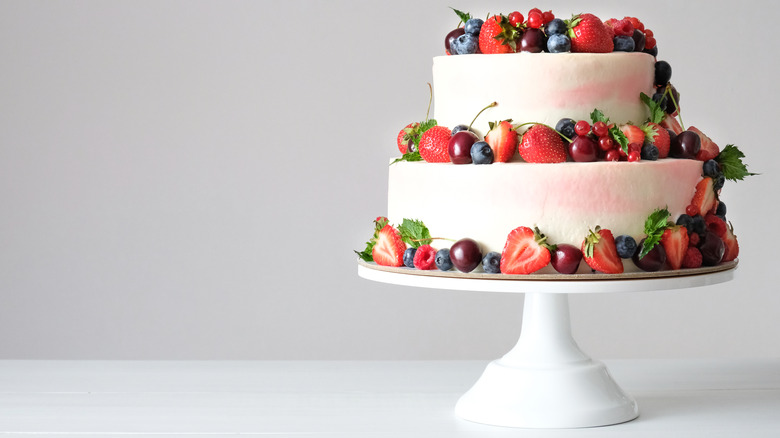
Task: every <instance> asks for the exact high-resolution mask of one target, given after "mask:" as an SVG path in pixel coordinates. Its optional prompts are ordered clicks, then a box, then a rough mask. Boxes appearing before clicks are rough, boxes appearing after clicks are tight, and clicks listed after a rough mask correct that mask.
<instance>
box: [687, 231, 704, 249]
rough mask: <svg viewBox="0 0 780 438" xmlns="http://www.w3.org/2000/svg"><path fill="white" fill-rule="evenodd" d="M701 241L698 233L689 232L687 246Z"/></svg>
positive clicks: (696, 244)
mask: <svg viewBox="0 0 780 438" xmlns="http://www.w3.org/2000/svg"><path fill="white" fill-rule="evenodd" d="M700 242H701V236H699V233H691V234H689V235H688V246H689V247H690V246H696V247H698V246H699V243H700Z"/></svg>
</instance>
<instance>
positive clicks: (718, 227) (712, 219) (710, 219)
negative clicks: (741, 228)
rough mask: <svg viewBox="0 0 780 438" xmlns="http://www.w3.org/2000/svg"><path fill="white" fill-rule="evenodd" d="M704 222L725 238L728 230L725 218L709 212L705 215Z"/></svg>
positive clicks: (717, 234)
mask: <svg viewBox="0 0 780 438" xmlns="http://www.w3.org/2000/svg"><path fill="white" fill-rule="evenodd" d="M704 223H706V224H707V229H708V230H710V231H712V232H713V233H715V235H716V236H718V237H720V238H723V236H725V235H726V232H727V231H728V227H727V226H726V222H724V221H723V219H721V218H719V217H717V216H715V215H714V214H708V215H707V216H705V217H704Z"/></svg>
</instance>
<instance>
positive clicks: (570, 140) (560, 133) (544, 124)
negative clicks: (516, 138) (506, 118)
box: [512, 122, 574, 143]
mask: <svg viewBox="0 0 780 438" xmlns="http://www.w3.org/2000/svg"><path fill="white" fill-rule="evenodd" d="M525 125H543V126H546V127H548V128H550V129H552V130H553V131H555V132H557V133H558V135H560V136H561V137H563V138H564V140H566V141H567V142H569V143H571V142H572V141H574V140H572V139H570V138H569V137H567V136H565V135H563V133H562V132H560V131H558V130H557V129H555V128H553V127H552V126H550V125H548V124H546V123H539V122H526V123H521V124H519V125H517V126H515V127H514V128H512V130H513V131H517V128H519V127H521V126H525Z"/></svg>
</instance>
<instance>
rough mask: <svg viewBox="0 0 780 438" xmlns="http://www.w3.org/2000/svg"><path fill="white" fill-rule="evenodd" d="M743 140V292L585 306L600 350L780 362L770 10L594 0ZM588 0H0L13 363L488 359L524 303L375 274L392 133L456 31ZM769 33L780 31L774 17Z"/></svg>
mask: <svg viewBox="0 0 780 438" xmlns="http://www.w3.org/2000/svg"><path fill="white" fill-rule="evenodd" d="M590 3H591V4H592V5H594V4H597V5H598V6H597V7H595V8H594V9H591V10H590V11H591V12H594V13H596V14H597V15H599V16H600V17H602V18H608V17H611V16H617V17H622V16H624V15H633V16H638V17H640V18H641V19H642V20H643V21H644V22H645V23H646V24H647V26H648V27H649V28H652V29H653V30H654V31H655V34H656V37H657V40H658V43H659V47H660V56H659V57H660V58H661V59H665V60H667V61H669V62H670V63H671V64H672V66H673V69H674V75H673V83H675V84H676V86H677V87H678V89H679V90H680V91H681V92H682V99H681V100H682V106H683V109H684V113H683V115H684V120H685V122H686V123H687V124H694V125H697V126H698V127H700V128H702V129H703V130H705V132H707V133H708V134H709V135H710V136H711V137H713V139H715V140H716V141H717V142H719V143H720V144H721V145H725V144H726V143H736V144H738V145H740V147H741V148H742V149H743V150H744V151H745V152H746V153H747V155H748V160H749V163H750V164H751V169H752V170H754V171H758V172H761V173H762V175H761V176H759V177H754V178H751V179H749V180H747V181H744V182H742V183H739V184H736V185H735V184H728V185H727V186H726V188H725V190H724V195H723V199H724V200H725V201H726V202H727V204H728V206H729V208H730V213H729V216H730V220H731V221H732V222H733V223H734V224H735V227H736V229H737V234H738V235H739V237H740V243H741V247H742V252H741V257H740V259H741V264H740V267H739V270H738V272H737V278H736V279H735V280H734V281H732V282H730V283H728V284H723V285H718V286H713V287H708V288H699V289H690V290H675V291H661V292H646V293H626V294H603V295H587V296H575V297H572V299H571V308H572V318H573V325H574V331H575V336H576V338H577V339H578V341H579V343H580V344H581V345H582V347H583V348H584V349H585V350H586V351H588V352H590V353H591V354H593V355H594V356H596V357H603V358H624V357H658V358H663V357H750V356H775V357H777V356H779V355H780V333H779V332H780V329H778V326H777V314H778V310H777V309H778V307H779V306H780V295H779V294H778V291H777V290H776V289H777V288H776V286H775V284H776V281H775V275H774V274H775V273H776V272H777V263H778V261H777V260H778V255H777V254H778V253H777V251H778V247H780V241H779V238H778V232H777V226H776V223H777V218H778V207H777V206H778V194H777V187H778V182H779V181H778V177H777V175H778V165H779V164H780V160H778V154H777V147H776V145H774V140H775V137H776V131H777V128H776V126H777V121H776V120H777V116H778V111H777V104H776V100H777V96H778V81H777V80H776V72H777V71H778V57H777V56H776V53H775V52H776V47H777V45H778V42H780V41H779V39H778V36H777V33H776V32H775V30H774V28H773V26H771V25H767V23H768V21H766V20H767V18H766V17H773V16H776V15H777V13H778V12H780V7H778V6H777V5H775V4H772V5H771V6H770V5H769V4H768V3H763V2H740V3H739V4H738V5H736V4H735V3H733V2H723V1H721V2H703V1H702V2H677V1H655V2H644V1H643V2H629V1H599V2H590ZM449 5H452V6H455V7H458V8H460V9H463V10H468V11H471V12H472V13H474V14H475V15H478V16H482V15H486V14H487V13H488V12H499V11H500V12H506V13H508V12H511V11H512V10H514V9H516V8H518V7H522V11H521V12H523V13H524V14H525V13H526V12H527V10H528V9H530V8H531V7H534V6H536V5H539V6H540V7H543V8H544V9H553V10H554V11H555V12H557V13H558V15H559V16H563V17H568V16H569V15H570V14H571V13H572V12H579V11H581V10H582V9H583V6H582V2H573V1H570V2H563V1H560V2H559V1H550V2H543V4H542V3H537V4H532V3H524V4H519V5H518V4H517V3H516V2H500V1H496V2H470V1H462V2H458V3H452V2H442V1H431V2H419V1H395V2H358V1H334V2H314V1H312V2H305V1H284V2H282V1H279V2H262V1H259V2H239V1H231V2H203V1H163V2H157V1H154V2H152V1H141V2H138V1H132V2H130V1H113V2H100V1H75V2H48V1H8V0H2V1H0V299H1V300H2V301H1V302H0V358H3V359H7V358H65V359H71V358H74V359H75V358H88V359H91V358H105V359H128V358H132V359H152V358H155V359H157V358H160V359H166V358H170V359H210V358H220V359H342V358H344V359H431V358H433V359H449V358H484V359H490V358H494V357H497V356H499V355H501V354H503V353H504V352H505V351H506V350H508V349H509V348H510V347H511V346H512V345H513V344H514V342H515V341H516V339H517V335H518V333H519V328H520V316H521V313H522V305H523V296H522V295H501V294H480V293H471V292H452V291H439V290H427V289H415V288H407V287H399V286H392V285H385V284H378V283H373V282H369V281H366V280H362V279H360V278H358V277H357V275H356V263H355V257H354V256H353V253H352V250H353V249H358V248H360V247H361V246H362V245H363V243H364V242H365V240H366V239H367V238H368V237H369V235H370V233H371V220H372V219H373V218H374V217H376V216H377V215H383V214H385V212H386V188H387V181H386V178H387V164H386V163H387V160H388V158H389V157H391V156H393V155H395V154H396V147H395V136H396V134H397V132H398V130H399V129H400V128H401V127H403V126H404V125H406V124H407V123H409V122H411V121H414V120H418V119H421V118H422V117H423V116H424V112H425V106H426V104H427V99H428V97H427V86H426V85H425V83H426V82H427V81H430V77H431V71H430V70H431V58H432V57H433V56H435V55H439V54H442V52H443V48H442V40H443V36H444V35H445V34H446V33H447V32H448V31H449V30H450V28H451V27H453V26H454V25H455V24H456V22H457V20H456V19H455V15H454V14H452V13H451V12H450V11H449V10H448V8H447V6H449ZM770 21H771V20H770Z"/></svg>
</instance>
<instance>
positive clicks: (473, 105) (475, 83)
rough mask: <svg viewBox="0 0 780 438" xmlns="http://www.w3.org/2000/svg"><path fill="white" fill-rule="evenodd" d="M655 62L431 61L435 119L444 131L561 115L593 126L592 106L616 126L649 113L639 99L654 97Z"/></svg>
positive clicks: (589, 58)
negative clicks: (489, 105) (472, 121)
mask: <svg viewBox="0 0 780 438" xmlns="http://www.w3.org/2000/svg"><path fill="white" fill-rule="evenodd" d="M654 63H655V60H654V58H653V57H652V56H650V55H648V54H645V53H617V52H616V53H606V54H603V53H599V54H594V53H527V52H521V53H511V54H503V55H482V54H476V55H456V56H437V57H435V58H433V88H434V91H433V96H434V118H435V119H436V120H437V122H438V124H439V125H441V126H446V127H448V128H453V127H455V125H459V124H465V125H468V124H469V123H470V122H471V120H472V119H473V118H474V116H475V115H476V114H477V113H478V112H479V110H480V109H482V108H484V107H485V106H487V105H488V104H490V103H491V102H494V101H495V102H498V106H497V107H494V108H490V109H488V110H487V111H485V112H484V113H482V115H480V117H479V118H478V119H477V122H476V123H475V124H474V128H476V130H477V131H478V132H480V133H481V134H482V135H484V134H485V133H487V130H488V122H490V121H497V120H505V119H512V120H513V121H514V123H515V124H519V123H526V122H538V123H545V124H547V125H551V126H553V127H554V126H555V124H556V123H557V122H558V121H559V120H560V119H562V118H564V117H569V118H572V119H574V120H587V121H590V113H591V112H592V111H593V109H594V108H598V109H600V110H601V111H602V112H604V114H605V115H606V116H607V117H609V118H610V120H611V121H612V122H615V123H625V122H629V121H633V122H635V123H637V124H638V123H642V122H644V121H645V119H646V118H647V116H648V112H647V108H646V107H645V105H644V104H643V103H642V102H641V101H640V100H639V94H640V93H642V92H644V93H645V94H647V95H650V96H651V95H652V94H653V76H654Z"/></svg>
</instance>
